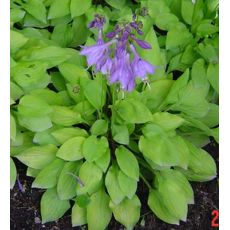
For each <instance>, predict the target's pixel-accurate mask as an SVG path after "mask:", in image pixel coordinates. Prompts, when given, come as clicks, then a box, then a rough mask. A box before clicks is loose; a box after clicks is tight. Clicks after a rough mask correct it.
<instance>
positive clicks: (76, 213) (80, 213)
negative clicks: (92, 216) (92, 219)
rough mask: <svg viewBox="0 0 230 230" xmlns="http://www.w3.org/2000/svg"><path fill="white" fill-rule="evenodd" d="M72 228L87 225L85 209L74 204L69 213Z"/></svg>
mask: <svg viewBox="0 0 230 230" xmlns="http://www.w3.org/2000/svg"><path fill="white" fill-rule="evenodd" d="M71 221H72V227H76V226H81V225H84V224H86V223H87V214H86V207H80V206H78V205H77V204H76V203H75V204H74V206H73V207H72V213H71Z"/></svg>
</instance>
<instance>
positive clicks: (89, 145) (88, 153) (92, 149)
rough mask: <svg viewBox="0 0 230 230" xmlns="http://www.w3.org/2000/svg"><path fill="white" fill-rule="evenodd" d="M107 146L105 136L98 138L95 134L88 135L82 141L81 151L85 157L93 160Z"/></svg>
mask: <svg viewBox="0 0 230 230" xmlns="http://www.w3.org/2000/svg"><path fill="white" fill-rule="evenodd" d="M108 147H109V144H108V140H107V138H106V137H101V138H100V139H98V138H97V137H96V136H95V135H91V136H89V137H88V138H87V139H86V140H85V142H84V143H83V147H82V152H83V156H84V157H85V159H86V160H87V161H89V162H93V161H95V160H97V159H99V158H100V157H102V156H103V155H104V154H105V152H106V151H107V149H108Z"/></svg>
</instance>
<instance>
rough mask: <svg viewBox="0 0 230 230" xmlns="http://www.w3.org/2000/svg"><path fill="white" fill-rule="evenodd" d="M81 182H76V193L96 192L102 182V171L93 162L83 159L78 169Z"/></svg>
mask: <svg viewBox="0 0 230 230" xmlns="http://www.w3.org/2000/svg"><path fill="white" fill-rule="evenodd" d="M79 179H80V180H81V182H82V183H81V184H79V183H78V184H77V195H82V194H86V193H88V194H92V193H94V192H96V191H97V190H98V189H99V188H100V186H101V182H102V171H101V170H100V169H99V168H98V167H97V166H96V165H95V164H94V163H90V162H88V161H85V162H84V163H83V165H82V166H81V168H80V171H79Z"/></svg>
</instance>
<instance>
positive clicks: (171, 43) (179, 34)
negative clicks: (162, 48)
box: [166, 27, 192, 50]
mask: <svg viewBox="0 0 230 230" xmlns="http://www.w3.org/2000/svg"><path fill="white" fill-rule="evenodd" d="M191 41H192V34H191V33H190V32H189V31H188V30H187V29H184V28H183V29H182V28H176V27H174V28H172V29H171V30H169V32H168V33H167V37H166V49H167V50H170V49H173V48H177V47H182V48H183V47H185V46H186V45H188V44H189V42H191Z"/></svg>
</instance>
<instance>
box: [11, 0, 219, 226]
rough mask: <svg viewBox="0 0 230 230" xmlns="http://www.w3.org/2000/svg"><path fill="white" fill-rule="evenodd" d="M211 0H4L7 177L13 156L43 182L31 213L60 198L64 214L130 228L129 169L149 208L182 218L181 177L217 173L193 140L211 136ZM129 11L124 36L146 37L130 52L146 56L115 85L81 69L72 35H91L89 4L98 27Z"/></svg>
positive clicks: (188, 194) (134, 204)
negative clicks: (134, 28)
mask: <svg viewBox="0 0 230 230" xmlns="http://www.w3.org/2000/svg"><path fill="white" fill-rule="evenodd" d="M217 10H218V1H217V0H209V1H203V0H196V1H191V0H176V1H175V0H156V1H152V0H139V1H138V0H136V1H131V0H121V1H116V0H106V1H95V2H91V0H84V1H79V0H53V1H49V0H43V1H41V0H28V1H25V0H11V82H10V86H11V117H10V118H11V119H10V122H11V136H10V137H11V161H10V164H11V187H13V186H14V183H15V180H16V174H17V172H16V168H15V165H14V161H13V159H14V158H17V159H18V160H20V161H21V162H23V163H24V164H25V165H27V166H28V168H27V175H28V176H31V177H34V178H35V179H34V182H33V184H32V187H34V188H42V189H46V191H45V192H44V194H43V196H42V199H41V215H42V222H43V223H46V222H49V221H54V220H57V219H59V218H61V217H62V216H63V215H64V214H65V212H66V211H67V210H68V209H70V208H72V225H73V226H80V225H84V224H88V228H89V229H93V230H100V229H105V228H106V227H107V225H108V224H109V222H110V220H111V217H112V215H113V216H114V218H115V219H116V220H117V221H118V222H120V223H121V224H123V225H124V226H125V227H126V228H127V229H132V228H133V227H134V226H135V225H136V224H137V222H138V221H139V218H140V209H141V201H140V198H141V197H140V195H139V197H138V196H137V190H138V185H139V181H140V180H143V181H144V183H145V184H146V188H147V189H148V191H149V195H148V206H149V207H150V209H151V210H152V211H153V214H154V215H156V216H157V217H158V218H160V219H162V220H163V221H165V222H167V223H171V224H179V221H180V220H182V221H186V217H187V210H188V204H193V203H194V195H193V190H192V187H191V185H190V183H189V181H199V182H203V181H209V180H211V179H213V178H215V177H216V174H217V172H216V164H215V162H214V160H213V158H212V157H211V156H210V154H209V153H208V152H206V151H205V150H203V149H202V147H203V146H204V145H206V144H207V143H209V140H210V137H211V138H214V139H215V140H216V141H217V142H218V12H217ZM134 14H135V15H137V16H138V21H139V22H141V24H139V25H138V26H140V28H141V31H142V32H143V33H137V35H136V36H137V37H136V39H141V40H144V41H146V44H149V45H150V46H151V47H152V49H141V48H140V47H139V48H138V47H136V49H137V52H138V54H139V55H140V57H141V58H143V59H144V60H146V61H147V62H148V63H149V64H150V65H152V66H155V67H156V68H155V72H154V74H149V75H148V84H149V85H146V81H141V80H140V79H136V81H135V84H136V86H135V89H133V88H132V89H133V90H132V91H131V92H124V91H123V90H121V89H120V88H119V84H112V85H111V84H108V81H107V77H106V76H105V75H103V74H102V73H101V72H95V71H94V67H91V68H88V69H86V68H87V64H86V59H85V57H84V56H82V55H80V47H79V46H80V45H85V46H91V45H93V44H95V43H96V41H95V37H97V35H98V30H97V28H92V29H89V28H88V27H87V26H88V25H89V23H90V22H92V20H93V19H94V17H95V15H103V17H105V24H104V32H105V33H109V32H111V31H113V28H114V26H115V25H116V24H124V23H129V22H132V21H133V15H134ZM138 28H139V27H138ZM110 36H111V34H110ZM138 41H139V40H138ZM142 80H143V79H142ZM144 80H146V79H144ZM70 201H73V202H74V205H73V206H71V203H72V202H70Z"/></svg>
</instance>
